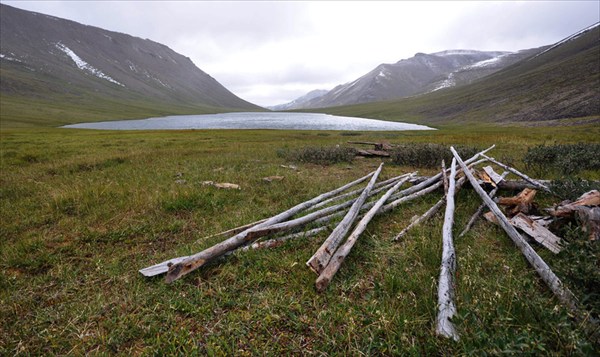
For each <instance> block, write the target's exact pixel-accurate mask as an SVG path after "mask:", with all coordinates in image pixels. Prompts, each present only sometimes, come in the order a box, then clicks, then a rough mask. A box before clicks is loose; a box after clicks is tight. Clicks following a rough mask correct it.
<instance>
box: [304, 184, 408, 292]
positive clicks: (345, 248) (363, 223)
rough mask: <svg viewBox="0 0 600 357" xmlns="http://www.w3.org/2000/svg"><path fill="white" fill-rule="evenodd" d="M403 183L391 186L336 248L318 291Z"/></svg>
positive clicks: (320, 278) (334, 272) (321, 275)
mask: <svg viewBox="0 0 600 357" xmlns="http://www.w3.org/2000/svg"><path fill="white" fill-rule="evenodd" d="M402 184H403V182H398V183H397V184H395V185H394V187H392V188H390V189H389V190H388V191H387V192H386V193H385V194H384V195H383V196H381V198H380V199H379V200H377V202H376V203H375V205H374V206H373V207H372V208H371V209H370V210H369V211H368V212H367V213H366V214H365V215H364V217H363V218H362V219H361V220H360V222H358V224H357V225H356V227H355V228H354V231H352V233H351V234H350V236H349V237H348V239H347V240H346V242H344V244H343V245H342V246H341V247H339V248H338V250H336V252H335V254H334V256H333V257H332V258H331V260H330V261H329V264H327V266H326V267H325V268H324V269H323V271H322V272H321V274H320V275H319V277H318V278H317V281H316V283H315V286H316V288H317V291H318V292H322V291H324V290H325V288H326V287H327V285H329V282H330V281H331V279H333V276H334V275H335V274H336V273H337V272H338V270H339V269H340V267H341V266H342V263H343V262H344V259H346V257H347V256H348V254H349V253H350V251H351V250H352V247H354V244H355V243H356V241H357V240H358V238H359V237H360V235H361V234H362V233H363V232H364V231H365V229H366V228H367V225H368V224H369V222H371V220H372V219H373V217H375V215H376V214H377V212H378V211H379V209H380V208H381V206H383V204H384V203H385V201H387V199H388V198H389V197H390V196H391V195H392V194H393V193H394V192H395V191H397V190H398V188H400V186H401V185H402Z"/></svg>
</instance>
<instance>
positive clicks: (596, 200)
mask: <svg viewBox="0 0 600 357" xmlns="http://www.w3.org/2000/svg"><path fill="white" fill-rule="evenodd" d="M581 206H600V191H598V190H592V191H589V192H586V193H584V194H583V195H581V197H579V198H578V199H577V200H576V201H575V202H569V203H565V204H561V205H558V206H557V207H555V208H551V209H547V210H546V211H548V213H550V215H552V216H554V217H570V216H572V215H573V213H574V212H575V211H576V210H577V207H581Z"/></svg>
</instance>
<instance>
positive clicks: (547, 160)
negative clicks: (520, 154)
mask: <svg viewBox="0 0 600 357" xmlns="http://www.w3.org/2000/svg"><path fill="white" fill-rule="evenodd" d="M523 162H525V165H526V166H527V168H528V169H530V170H532V171H535V173H536V174H537V175H542V174H544V173H547V172H548V171H551V170H556V171H558V172H559V173H561V174H563V175H571V174H575V173H577V172H579V171H581V170H598V169H600V144H591V143H578V144H571V145H538V146H534V147H532V148H529V149H527V153H526V154H525V157H524V158H523Z"/></svg>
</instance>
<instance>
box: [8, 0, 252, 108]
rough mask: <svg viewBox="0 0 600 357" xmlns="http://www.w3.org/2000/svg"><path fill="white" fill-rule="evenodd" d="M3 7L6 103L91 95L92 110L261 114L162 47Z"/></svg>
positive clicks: (101, 30) (71, 99) (185, 58)
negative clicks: (108, 105)
mask: <svg viewBox="0 0 600 357" xmlns="http://www.w3.org/2000/svg"><path fill="white" fill-rule="evenodd" d="M0 9H1V11H0V14H1V17H0V24H1V29H0V61H1V62H0V63H1V65H2V66H1V72H0V74H1V77H0V79H1V82H0V83H1V84H0V93H1V94H2V97H3V104H6V105H12V104H14V103H16V102H18V101H17V100H12V101H11V99H15V98H23V99H27V100H29V101H35V100H36V99H37V100H48V101H50V102H52V101H55V100H57V99H58V100H62V101H65V102H66V103H65V104H70V103H71V102H77V100H78V99H81V98H82V97H85V96H88V97H89V96H94V97H95V98H96V99H95V101H94V102H96V104H97V105H100V104H102V103H107V102H110V103H113V104H115V105H120V104H121V105H135V106H142V107H144V106H148V107H157V106H160V104H161V103H163V104H164V106H165V108H166V107H169V108H173V107H178V106H181V107H187V108H188V109H189V111H191V112H193V108H197V109H198V110H201V111H219V110H223V109H238V110H256V109H259V108H258V107H257V106H255V105H253V104H251V103H248V102H246V101H244V100H242V99H240V98H238V97H237V96H235V95H234V94H233V93H231V92H230V91H229V90H227V89H226V88H225V87H223V86H222V85H221V84H220V83H218V82H217V81H216V80H215V79H214V78H212V77H211V76H210V75H208V74H207V73H205V72H203V71H202V70H200V69H199V68H198V67H196V66H195V65H194V63H192V61H191V60H190V59H189V58H187V57H184V56H183V55H180V54H178V53H176V52H175V51H173V50H171V49H170V48H168V47H167V46H165V45H162V44H160V43H156V42H153V41H151V40H147V39H146V40H144V39H141V38H137V37H133V36H130V35H126V34H122V33H117V32H112V31H107V30H103V29H100V28H97V27H92V26H86V25H82V24H79V23H76V22H73V21H69V20H64V19H60V18H57V17H53V16H48V15H44V14H39V13H34V12H29V11H24V10H20V9H17V8H14V7H10V6H7V5H0ZM5 100H6V101H5ZM4 102H6V103H4ZM90 104H92V106H93V103H86V105H90ZM92 109H93V108H92ZM166 112H168V110H166Z"/></svg>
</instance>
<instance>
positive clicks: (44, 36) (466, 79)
mask: <svg viewBox="0 0 600 357" xmlns="http://www.w3.org/2000/svg"><path fill="white" fill-rule="evenodd" d="M0 10H1V11H0V26H1V27H0V64H1V66H0V95H1V97H0V99H1V106H0V119H1V120H0V125H1V126H31V125H49V124H48V123H50V122H52V123H53V125H54V124H67V123H74V122H81V121H97V120H110V119H129V118H143V117H149V116H164V115H175V114H204V113H217V112H228V111H256V110H266V109H264V108H261V107H259V106H256V105H254V104H252V103H249V102H247V101H245V100H243V99H241V98H239V97H237V96H236V95H234V94H233V93H231V92H230V91H229V90H227V89H226V88H225V87H224V86H222V85H221V84H220V83H218V82H217V81H216V80H215V79H214V78H212V77H211V76H210V75H209V74H207V73H205V72H204V71H202V70H201V69H199V68H198V67H196V66H195V65H194V63H192V61H191V60H190V59H189V58H188V57H185V56H183V55H181V54H178V53H176V52H175V51H173V50H171V49H170V48H168V47H167V46H165V45H162V44H159V43H156V42H154V41H151V40H148V39H141V38H137V37H133V36H130V35H127V34H122V33H117V32H112V31H107V30H103V29H100V28H97V27H92V26H86V25H82V24H79V23H76V22H73V21H69V20H64V19H60V18H57V17H53V16H48V15H44V14H39V13H34V12H29V11H24V10H20V9H16V8H14V7H10V6H7V5H4V4H0ZM599 39H600V29H599V27H598V24H595V25H593V26H590V27H589V28H587V29H584V30H582V31H580V32H578V33H576V34H574V35H573V36H570V37H568V38H566V39H564V40H562V41H559V42H558V43H556V44H554V45H551V46H544V47H540V48H534V49H528V50H522V51H518V52H514V53H513V52H506V51H474V50H447V51H442V52H436V53H431V54H425V53H417V54H416V55H415V56H413V57H411V58H408V59H403V60H400V61H398V62H396V63H392V64H381V65H379V66H377V67H376V68H374V69H373V70H372V71H370V72H369V73H366V74H365V75H363V76H361V77H360V78H358V79H356V80H354V81H351V82H349V83H346V84H342V85H338V86H336V87H335V88H333V89H332V90H329V91H327V90H315V91H311V92H310V93H308V94H307V95H305V96H303V97H300V98H298V99H296V100H294V101H292V102H290V103H286V104H282V105H279V106H275V107H272V108H270V109H272V110H298V109H302V110H305V111H319V112H327V113H332V114H339V115H350V116H363V117H367V118H377V119H384V120H392V121H395V120H399V121H412V122H421V123H429V124H435V123H446V122H453V121H454V122H456V121H480V122H482V121H483V122H485V121H489V122H498V121H506V122H509V121H512V122H514V121H543V120H550V119H563V118H574V117H590V116H591V117H596V118H597V117H598V116H599V114H600V90H599V88H600V46H599V44H600V41H599Z"/></svg>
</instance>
